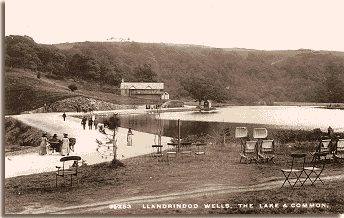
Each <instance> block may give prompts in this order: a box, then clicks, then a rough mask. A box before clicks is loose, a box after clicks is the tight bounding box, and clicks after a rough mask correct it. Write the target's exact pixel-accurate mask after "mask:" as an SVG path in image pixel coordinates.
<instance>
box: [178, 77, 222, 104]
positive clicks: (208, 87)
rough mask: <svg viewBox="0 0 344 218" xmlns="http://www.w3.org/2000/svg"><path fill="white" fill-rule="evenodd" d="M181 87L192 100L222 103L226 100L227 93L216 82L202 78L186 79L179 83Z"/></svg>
mask: <svg viewBox="0 0 344 218" xmlns="http://www.w3.org/2000/svg"><path fill="white" fill-rule="evenodd" d="M181 86H182V87H183V88H184V89H185V90H186V91H188V92H189V94H190V95H191V97H192V98H194V99H196V100H198V102H199V104H201V101H207V100H214V101H218V102H223V101H225V100H227V99H228V92H227V91H226V89H225V88H224V87H223V86H222V84H220V83H219V82H217V81H214V80H213V81H210V80H206V79H202V78H187V79H185V80H183V81H182V82H181Z"/></svg>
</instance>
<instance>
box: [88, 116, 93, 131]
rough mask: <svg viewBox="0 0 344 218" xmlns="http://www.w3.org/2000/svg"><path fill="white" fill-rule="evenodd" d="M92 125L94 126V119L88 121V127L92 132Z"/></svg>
mask: <svg viewBox="0 0 344 218" xmlns="http://www.w3.org/2000/svg"><path fill="white" fill-rule="evenodd" d="M92 124H93V120H92V118H90V119H89V120H88V127H89V129H90V130H92Z"/></svg>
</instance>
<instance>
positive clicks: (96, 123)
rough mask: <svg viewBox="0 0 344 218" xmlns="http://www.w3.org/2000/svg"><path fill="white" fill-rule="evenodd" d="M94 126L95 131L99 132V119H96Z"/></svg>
mask: <svg viewBox="0 0 344 218" xmlns="http://www.w3.org/2000/svg"><path fill="white" fill-rule="evenodd" d="M93 124H94V129H95V130H97V128H98V120H97V118H94V121H93Z"/></svg>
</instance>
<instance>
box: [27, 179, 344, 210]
mask: <svg viewBox="0 0 344 218" xmlns="http://www.w3.org/2000/svg"><path fill="white" fill-rule="evenodd" d="M343 179H344V174H342V175H338V176H328V177H323V178H322V180H323V181H336V180H343ZM283 181H284V180H278V181H269V182H264V183H261V184H257V185H252V186H228V185H225V184H205V185H203V186H201V187H200V188H199V189H196V190H193V191H188V192H174V193H169V194H164V195H154V196H149V195H146V196H139V197H129V198H121V199H114V200H107V201H102V202H97V203H92V204H83V205H76V206H69V207H55V206H52V205H46V206H43V207H41V205H34V206H30V207H26V210H24V211H23V212H21V213H20V214H44V213H45V214H46V213H49V214H80V213H83V214H85V213H92V214H101V213H100V212H102V211H103V212H104V211H105V210H108V209H109V206H110V205H114V204H126V205H128V204H130V205H131V207H132V208H142V205H143V204H154V203H162V202H163V203H166V202H169V203H170V204H172V203H173V202H174V201H176V200H183V199H193V198H198V199H199V198H202V197H204V196H213V195H222V194H229V193H238V192H246V191H261V190H268V189H275V188H280V187H281V185H282V184H283ZM291 182H292V181H291ZM125 212H127V213H130V209H128V210H125V211H123V213H125Z"/></svg>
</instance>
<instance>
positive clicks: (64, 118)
mask: <svg viewBox="0 0 344 218" xmlns="http://www.w3.org/2000/svg"><path fill="white" fill-rule="evenodd" d="M62 116H63V121H66V116H67V115H66V113H65V112H63V115H62Z"/></svg>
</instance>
